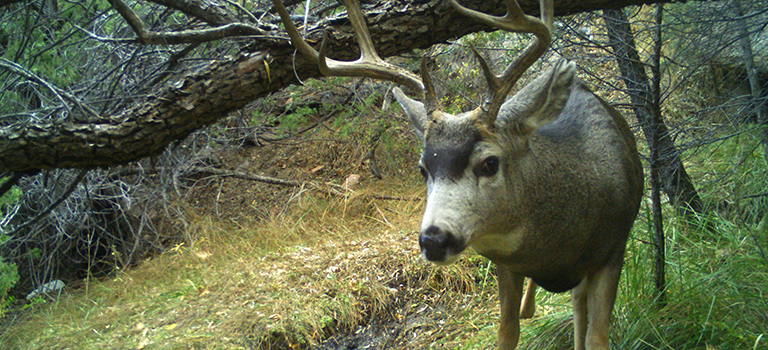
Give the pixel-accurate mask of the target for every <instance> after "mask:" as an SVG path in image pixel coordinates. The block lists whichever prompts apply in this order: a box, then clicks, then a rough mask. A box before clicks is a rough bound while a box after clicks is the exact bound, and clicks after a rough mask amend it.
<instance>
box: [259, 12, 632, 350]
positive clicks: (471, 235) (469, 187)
mask: <svg viewBox="0 0 768 350" xmlns="http://www.w3.org/2000/svg"><path fill="white" fill-rule="evenodd" d="M274 1H275V4H276V8H277V9H278V12H280V11H282V12H280V14H281V16H282V17H283V20H284V23H285V24H286V28H287V30H288V32H289V34H290V35H291V39H292V41H293V43H294V45H296V46H297V47H298V49H299V50H300V51H302V52H303V53H305V54H306V55H308V56H311V57H315V58H316V59H317V60H318V64H319V65H320V69H321V71H323V72H324V73H325V74H327V75H364V76H370V77H374V78H377V79H385V80H390V81H395V82H398V83H402V84H405V85H407V86H409V87H410V88H411V90H413V91H416V92H421V93H423V95H424V97H425V99H424V102H420V101H417V100H414V99H411V98H409V97H407V96H406V95H405V94H404V93H403V92H402V91H401V90H400V89H399V88H395V89H394V94H395V97H396V98H397V100H398V102H399V103H400V104H401V105H402V106H403V109H404V110H405V112H406V114H407V115H408V116H409V117H410V119H411V121H412V123H413V125H414V126H415V129H416V131H417V134H418V135H419V137H420V138H421V139H422V142H423V145H424V152H423V154H422V156H421V159H420V161H419V167H420V169H421V172H422V175H423V176H424V178H425V181H426V184H427V205H426V209H425V212H424V217H423V219H422V223H421V230H420V231H421V232H420V235H419V245H420V247H421V253H422V257H423V258H424V259H426V260H428V261H431V262H434V263H436V264H439V265H447V264H450V263H452V262H454V261H456V260H457V259H458V258H459V256H460V254H461V253H462V252H463V251H464V250H465V249H467V248H469V247H471V248H473V249H475V250H476V251H478V252H479V253H480V254H482V255H483V256H486V257H488V258H489V259H490V260H491V261H493V262H494V263H495V264H496V265H497V273H498V281H499V300H500V304H501V320H500V326H499V332H498V336H499V340H498V345H499V349H503V350H509V349H514V348H515V347H516V346H517V342H518V338H519V327H520V326H519V318H520V317H521V307H520V303H521V298H522V297H523V281H524V277H525V276H527V277H531V278H532V279H533V281H534V282H535V283H536V284H538V285H541V286H542V287H543V288H545V289H547V290H549V291H552V292H564V291H568V290H571V295H572V302H573V307H574V312H573V314H574V343H575V345H574V347H575V348H576V349H577V350H580V349H608V334H609V319H610V314H611V312H612V309H613V304H614V301H615V298H616V290H617V287H618V282H619V277H620V275H621V269H622V265H623V258H624V250H625V245H626V241H627V237H628V235H629V231H630V229H631V228H632V224H633V222H634V220H635V217H636V216H637V213H638V210H639V205H640V200H641V198H642V192H643V172H642V165H641V163H640V158H639V155H638V153H637V149H636V146H635V141H634V137H633V135H632V132H631V131H630V129H629V126H628V125H627V123H626V122H625V121H624V119H623V118H622V116H621V115H620V114H619V113H618V112H617V111H616V110H614V109H613V108H612V107H610V106H609V105H608V104H607V103H605V102H604V101H603V100H602V99H600V98H599V97H597V96H596V95H594V94H593V93H592V92H591V91H590V90H589V89H588V88H587V87H586V86H585V85H584V83H583V82H581V81H580V80H579V79H578V78H576V76H575V72H576V67H575V64H573V63H570V62H567V61H566V60H560V62H558V63H557V64H556V65H555V66H554V67H553V68H551V69H549V70H547V71H546V72H544V73H543V74H541V75H540V76H539V77H538V78H536V79H535V80H534V81H533V82H531V83H530V84H528V85H527V86H526V87H524V88H523V89H521V90H520V91H518V92H517V93H516V94H515V95H514V96H512V97H511V98H509V99H506V95H507V94H508V92H509V91H510V90H511V87H512V86H513V85H514V83H515V82H516V81H517V79H519V78H520V76H521V75H522V73H523V72H524V71H525V70H526V69H527V68H528V67H529V66H530V65H531V64H532V63H533V62H534V61H535V60H536V59H537V58H538V57H539V56H541V54H543V53H544V52H545V51H546V49H547V47H548V45H549V40H550V38H551V36H550V33H549V27H550V26H551V23H552V12H553V10H552V0H541V12H542V19H541V20H539V19H537V18H534V17H531V16H527V15H525V14H523V13H522V10H521V9H520V7H519V5H518V4H517V3H516V2H515V1H514V0H507V11H508V12H507V15H506V16H504V17H493V16H488V15H485V14H482V13H478V12H475V11H472V10H468V9H466V8H463V7H461V6H460V5H458V4H457V3H455V2H454V1H453V0H451V2H452V3H453V5H454V7H455V8H456V10H457V11H459V12H461V13H463V14H465V15H467V16H471V17H473V18H476V19H477V20H479V21H481V22H484V23H488V24H490V25H494V26H497V27H499V28H502V29H504V30H507V31H513V32H530V33H533V34H534V35H535V39H534V41H533V42H532V43H531V44H530V45H529V46H528V47H527V48H526V50H524V52H523V54H522V55H521V56H520V57H518V58H517V59H516V60H515V61H514V62H513V64H512V65H510V67H509V68H507V69H506V70H505V72H504V73H503V74H502V75H501V76H495V75H494V74H492V73H491V72H490V69H489V68H488V65H487V63H486V62H485V60H484V59H483V58H482V56H480V55H479V54H477V52H475V53H476V54H477V57H478V59H479V61H480V65H481V67H482V68H483V71H484V74H485V76H486V79H487V80H488V82H489V86H490V92H489V93H488V96H487V98H486V99H485V101H484V102H483V104H482V105H481V106H480V107H478V108H476V109H474V110H472V111H469V112H466V113H463V114H460V115H458V116H454V115H451V114H448V113H445V112H443V111H441V110H440V109H439V108H438V107H437V102H436V98H435V96H434V89H433V88H432V85H431V82H430V81H429V76H428V74H426V67H425V64H424V63H423V64H422V79H419V78H418V77H415V76H414V75H413V74H412V73H410V72H407V71H404V70H402V69H400V68H397V67H394V66H392V65H390V64H388V63H386V62H385V61H383V60H381V59H380V58H379V57H378V56H377V55H376V53H375V50H373V48H372V45H371V44H370V37H369V36H368V34H367V29H365V25H364V22H363V15H362V12H361V11H360V8H359V4H357V3H356V2H353V1H348V0H345V1H344V2H345V5H346V6H347V8H348V12H349V15H350V20H351V21H352V25H353V27H355V28H356V29H355V32H356V34H357V35H358V38H359V40H360V42H361V58H360V59H359V60H358V61H354V62H340V61H333V60H329V59H328V60H327V59H326V58H325V56H324V49H323V47H324V46H325V45H324V44H323V46H322V47H321V49H320V52H319V53H318V52H317V51H314V49H313V48H311V47H309V45H307V44H306V43H305V42H303V40H300V35H299V34H298V31H297V30H296V29H295V27H293V24H292V22H290V20H289V19H287V18H288V14H287V11H285V9H284V8H282V10H281V9H280V8H279V7H278V6H280V7H282V4H280V3H279V1H278V0H274ZM291 28H293V29H291ZM326 61H327V62H326ZM361 62H365V65H363V64H361ZM369 70H370V71H371V72H367V73H361V71H369ZM533 288H535V285H533V284H531V285H530V287H529V290H528V291H527V292H526V298H525V299H526V303H528V302H531V304H527V305H526V306H525V307H524V308H523V310H522V316H523V317H530V315H531V314H532V311H533V309H532V301H533V298H532V296H533V293H532V292H533V290H534V289H533Z"/></svg>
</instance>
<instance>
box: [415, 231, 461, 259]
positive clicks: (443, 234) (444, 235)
mask: <svg viewBox="0 0 768 350" xmlns="http://www.w3.org/2000/svg"><path fill="white" fill-rule="evenodd" d="M456 243H458V242H457V241H456V239H455V238H454V236H453V235H452V234H451V233H450V232H447V231H443V230H442V229H440V228H439V227H437V226H434V225H432V226H429V227H427V229H426V230H424V232H422V233H421V235H419V246H420V247H421V251H422V252H424V257H426V258H427V260H429V261H445V258H446V256H447V255H448V250H449V248H451V246H453V245H455V244H456Z"/></svg>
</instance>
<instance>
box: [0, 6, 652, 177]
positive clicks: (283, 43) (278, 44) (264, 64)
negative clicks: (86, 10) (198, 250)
mask: <svg viewBox="0 0 768 350" xmlns="http://www.w3.org/2000/svg"><path fill="white" fill-rule="evenodd" d="M662 1H664V0H662ZM155 2H158V3H168V4H167V5H168V6H176V7H174V8H180V7H182V6H183V7H184V8H185V9H186V10H185V11H187V12H189V13H192V8H204V6H203V5H205V4H208V3H209V1H208V2H206V1H202V0H200V1H196V0H185V1H170V0H168V1H155ZM520 2H521V7H522V8H523V10H525V11H526V12H529V13H535V12H536V11H537V10H536V9H537V7H538V6H537V3H538V2H537V1H535V0H523V1H520ZM655 2H660V1H657V0H623V1H609V0H591V1H582V2H572V1H564V0H561V1H555V9H556V10H555V11H556V15H567V14H573V13H577V12H584V11H592V10H597V9H606V8H617V7H621V6H627V5H636V4H647V3H655ZM462 3H463V4H464V5H465V6H468V7H471V8H474V9H477V10H480V11H484V12H489V13H496V14H501V13H500V12H503V9H504V6H503V4H502V1H501V0H493V1H485V0H465V1H462ZM211 9H213V10H216V13H207V14H206V15H196V16H199V17H201V18H205V19H206V20H207V21H209V22H210V23H215V24H216V25H221V24H223V23H226V21H228V20H229V19H230V18H231V14H229V13H225V12H221V11H219V10H220V7H217V6H212V7H211ZM213 10H211V11H213ZM365 12H367V17H368V22H369V26H370V32H371V36H372V37H373V41H374V45H375V46H376V47H377V49H378V51H379V53H380V55H381V56H382V57H390V56H393V55H398V54H402V53H405V52H409V51H411V50H413V49H416V48H426V47H429V46H431V45H434V44H436V43H442V42H446V41H447V40H449V39H452V38H457V37H461V36H463V35H466V34H469V33H472V32H477V31H480V30H488V29H489V28H487V27H485V26H483V25H480V24H478V23H475V22H473V21H471V20H469V19H467V18H465V17H463V16H460V15H459V14H457V13H456V12H454V11H453V9H452V8H451V7H450V5H449V4H448V2H447V1H442V0H433V1H430V2H424V1H416V0H409V1H404V0H398V1H387V2H380V3H378V4H376V5H375V6H374V7H373V8H371V9H368V10H367V11H365ZM319 23H320V24H319V25H318V26H317V27H316V28H314V30H312V31H311V32H310V33H311V34H310V37H311V39H315V40H316V41H317V40H318V39H319V37H320V33H322V30H323V29H328V30H329V32H330V33H332V35H331V40H330V42H329V46H328V51H327V52H328V56H329V57H334V58H338V59H353V58H356V55H357V45H356V43H354V39H353V35H352V34H351V33H350V31H349V27H348V22H347V21H346V20H345V19H344V18H337V19H333V20H328V21H321V22H319ZM269 34H270V35H266V36H263V37H259V38H254V39H252V41H251V42H250V43H248V45H245V46H244V48H243V50H242V51H241V52H240V53H239V54H238V55H235V57H232V58H229V57H222V58H221V59H220V60H218V61H216V62H213V63H212V64H210V65H209V66H208V67H206V68H204V69H202V70H199V71H197V72H194V73H189V74H187V75H186V76H184V77H182V78H180V79H177V80H176V81H174V82H172V83H168V84H165V85H164V86H158V87H157V89H155V91H156V93H155V94H154V95H153V96H151V97H148V98H145V99H143V100H138V101H134V102H133V105H132V106H130V107H128V108H125V109H123V110H121V111H118V112H115V113H111V114H110V115H104V116H102V118H101V120H98V121H96V122H77V121H63V122H57V123H46V124H34V123H32V122H27V123H22V124H14V125H10V126H2V127H0V171H14V172H29V171H36V170H39V169H52V168H94V167H105V166H111V165H117V164H125V163H127V162H130V161H134V160H138V159H141V158H144V157H147V156H151V155H154V154H157V153H159V152H160V151H162V150H163V149H164V148H165V147H166V146H167V145H168V144H170V143H171V142H173V141H176V140H179V139H182V138H184V137H185V136H187V135H189V134H190V133H192V132H193V131H195V130H197V129H199V128H200V127H203V126H205V125H208V124H211V123H214V122H215V121H217V120H219V119H221V118H223V117H225V116H226V115H227V113H229V112H230V111H233V110H236V109H239V108H242V107H243V106H245V105H246V104H247V103H248V102H250V101H253V100H255V99H258V98H260V97H263V96H266V95H268V94H270V93H272V92H275V91H278V90H280V89H282V88H285V87H286V86H288V85H290V84H293V83H296V82H297V80H296V78H295V75H294V71H295V72H296V75H298V76H299V77H301V78H302V79H307V78H315V77H319V76H320V73H319V71H318V70H317V68H316V67H314V66H313V65H312V64H310V63H309V62H308V61H307V60H305V59H303V58H301V57H297V58H296V60H295V62H294V61H293V48H292V47H291V46H290V44H289V43H288V41H287V39H282V38H280V37H284V33H279V32H274V33H269Z"/></svg>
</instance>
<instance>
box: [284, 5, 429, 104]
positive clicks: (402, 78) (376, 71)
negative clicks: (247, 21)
mask: <svg viewBox="0 0 768 350" xmlns="http://www.w3.org/2000/svg"><path fill="white" fill-rule="evenodd" d="M340 1H341V2H342V3H343V4H344V6H346V8H347V13H348V15H349V21H350V23H351V25H352V28H353V30H354V31H355V36H356V37H357V41H358V42H359V44H360V58H358V59H357V60H355V61H338V60H334V59H331V58H327V57H325V48H326V44H327V40H326V39H327V32H326V33H324V35H323V42H322V44H320V52H317V51H316V50H315V49H314V48H312V47H311V46H309V44H307V42H306V41H304V39H303V38H302V37H301V34H299V31H298V29H296V26H295V25H294V24H293V21H292V20H291V17H290V14H289V13H288V10H286V9H285V6H284V5H283V2H282V1H281V0H273V2H274V4H275V9H276V10H277V12H278V13H279V14H280V17H281V18H282V20H283V24H285V30H286V31H287V32H288V36H290V37H291V42H292V43H293V46H294V47H296V49H297V50H299V51H300V52H301V53H302V54H303V55H305V56H307V57H310V58H312V59H313V60H315V61H316V62H317V64H318V67H319V68H320V72H321V73H323V75H326V76H349V77H355V76H357V77H368V78H374V79H380V80H387V81H392V82H396V83H398V84H403V85H405V86H407V87H409V88H411V89H412V90H413V91H414V92H416V93H418V94H420V95H423V94H425V84H424V83H422V80H421V79H419V77H418V76H416V75H415V74H413V73H411V72H409V71H408V70H406V69H404V68H401V67H398V66H395V65H392V64H390V63H388V62H386V61H384V60H383V59H381V57H379V55H378V54H377V53H376V50H375V49H374V48H373V41H372V40H371V34H370V33H369V32H368V26H366V24H365V19H364V18H365V17H364V16H363V12H362V10H361V9H360V4H359V3H358V2H357V1H355V0H340ZM422 74H426V72H422ZM426 79H428V77H426V78H425V80H426ZM428 98H429V97H428Z"/></svg>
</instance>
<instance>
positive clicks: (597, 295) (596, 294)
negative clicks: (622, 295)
mask: <svg viewBox="0 0 768 350" xmlns="http://www.w3.org/2000/svg"><path fill="white" fill-rule="evenodd" d="M621 267H622V262H621V261H619V262H618V263H615V264H613V265H608V266H606V267H604V268H603V269H602V270H600V271H598V272H597V273H595V274H593V275H592V276H590V277H588V280H589V283H588V284H587V310H588V317H589V325H588V326H587V334H586V339H585V340H586V342H585V343H586V349H589V350H608V347H609V338H608V335H609V332H610V320H611V312H613V304H614V303H615V302H616V291H617V289H618V287H619V278H620V277H621Z"/></svg>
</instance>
